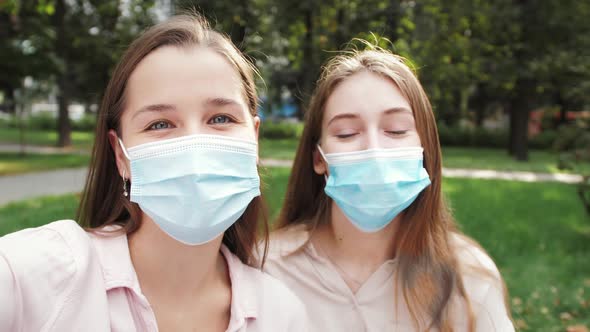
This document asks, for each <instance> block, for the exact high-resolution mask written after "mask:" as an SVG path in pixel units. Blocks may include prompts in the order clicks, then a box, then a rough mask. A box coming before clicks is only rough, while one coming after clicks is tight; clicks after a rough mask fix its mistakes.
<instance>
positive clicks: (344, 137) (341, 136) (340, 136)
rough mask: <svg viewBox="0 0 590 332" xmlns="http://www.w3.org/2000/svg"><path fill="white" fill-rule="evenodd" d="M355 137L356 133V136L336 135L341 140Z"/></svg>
mask: <svg viewBox="0 0 590 332" xmlns="http://www.w3.org/2000/svg"><path fill="white" fill-rule="evenodd" d="M354 135H356V133H354V134H344V135H336V137H338V138H340V139H346V138H350V137H352V136H354Z"/></svg>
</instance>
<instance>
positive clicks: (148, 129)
mask: <svg viewBox="0 0 590 332" xmlns="http://www.w3.org/2000/svg"><path fill="white" fill-rule="evenodd" d="M219 117H224V118H225V119H227V122H218V123H215V122H213V120H214V119H216V118H219ZM234 122H237V121H236V120H235V119H234V118H233V117H231V116H229V115H227V114H217V115H215V116H213V117H212V118H211V119H210V120H209V121H207V123H208V124H213V125H225V124H228V123H234ZM160 123H164V124H167V125H168V126H169V127H168V128H154V126H156V125H158V124H160ZM171 127H172V123H170V122H169V121H166V120H156V121H154V122H151V123H150V124H149V125H147V127H146V128H145V130H146V131H151V130H166V129H170V128H171Z"/></svg>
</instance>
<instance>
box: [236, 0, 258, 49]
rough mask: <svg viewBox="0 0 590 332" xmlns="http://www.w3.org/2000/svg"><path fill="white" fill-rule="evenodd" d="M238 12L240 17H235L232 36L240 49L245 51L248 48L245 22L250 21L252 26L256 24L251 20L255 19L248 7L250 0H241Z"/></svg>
mask: <svg viewBox="0 0 590 332" xmlns="http://www.w3.org/2000/svg"><path fill="white" fill-rule="evenodd" d="M237 10H238V13H240V16H239V19H238V20H236V19H234V22H233V24H232V27H231V32H230V38H231V40H232V42H233V43H234V45H236V46H237V47H238V48H239V49H240V51H242V52H243V51H244V50H245V49H246V43H245V42H244V40H245V39H246V24H245V22H250V24H252V25H251V26H255V25H254V23H253V22H251V20H252V19H253V18H252V17H251V16H250V15H249V13H250V12H249V8H248V0H241V1H240V3H239V9H237Z"/></svg>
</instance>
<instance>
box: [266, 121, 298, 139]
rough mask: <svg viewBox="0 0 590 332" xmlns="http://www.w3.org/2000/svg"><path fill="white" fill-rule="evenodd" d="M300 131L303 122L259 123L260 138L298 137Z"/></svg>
mask: <svg viewBox="0 0 590 332" xmlns="http://www.w3.org/2000/svg"><path fill="white" fill-rule="evenodd" d="M302 132H303V123H292V122H276V123H274V122H269V121H266V122H263V123H261V124H260V138H268V139H286V138H291V139H298V138H299V137H301V133H302Z"/></svg>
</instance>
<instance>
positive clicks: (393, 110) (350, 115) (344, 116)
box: [328, 107, 413, 126]
mask: <svg viewBox="0 0 590 332" xmlns="http://www.w3.org/2000/svg"><path fill="white" fill-rule="evenodd" d="M383 113H384V115H389V114H395V113H410V114H413V113H412V111H411V110H410V109H409V108H407V107H392V108H388V109H386V110H385V111H383ZM358 118H360V114H359V113H342V114H338V115H335V116H334V117H333V118H332V119H330V121H328V126H329V125H330V124H331V123H332V122H334V121H336V120H340V119H358Z"/></svg>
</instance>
